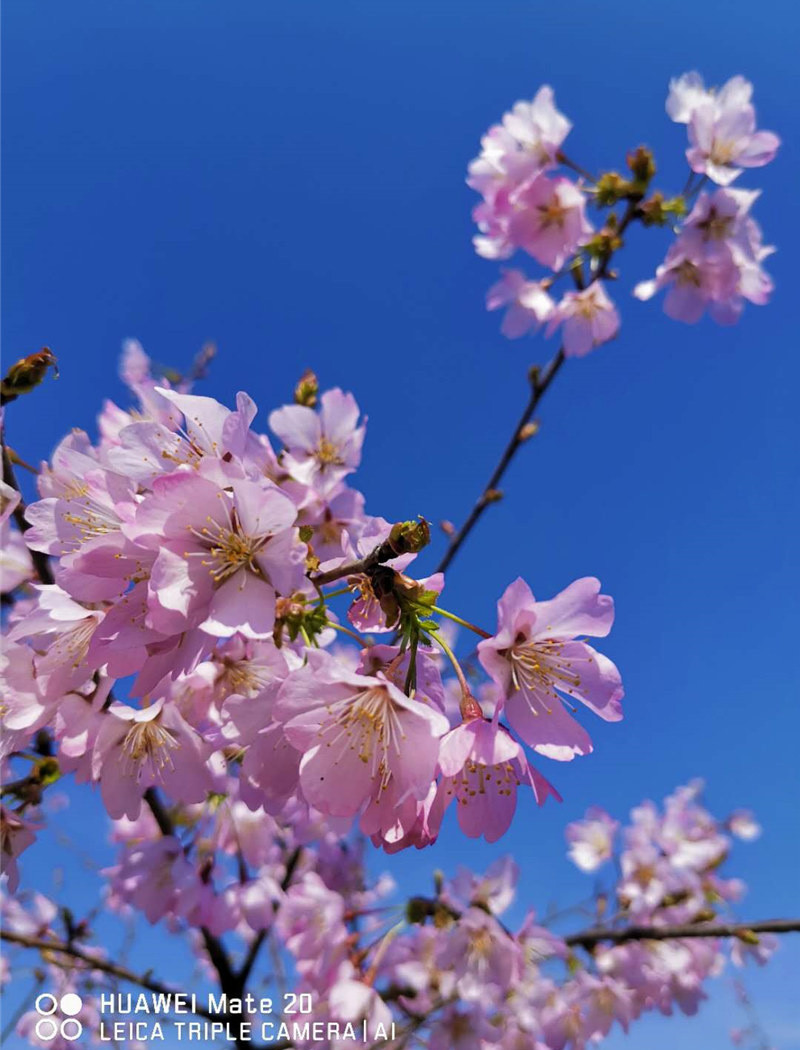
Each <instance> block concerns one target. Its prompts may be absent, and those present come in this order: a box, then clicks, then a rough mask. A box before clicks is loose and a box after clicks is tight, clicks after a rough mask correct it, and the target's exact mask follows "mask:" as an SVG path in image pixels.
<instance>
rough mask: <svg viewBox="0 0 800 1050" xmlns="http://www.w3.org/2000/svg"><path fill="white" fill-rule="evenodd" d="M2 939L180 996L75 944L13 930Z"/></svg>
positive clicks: (204, 1012)
mask: <svg viewBox="0 0 800 1050" xmlns="http://www.w3.org/2000/svg"><path fill="white" fill-rule="evenodd" d="M0 938H2V939H3V940H4V941H8V943H9V944H18V945H19V946H20V947H22V948H33V949H35V950H36V951H39V952H43V953H44V952H57V953H58V954H59V955H67V956H69V957H70V958H72V959H76V960H78V961H80V962H82V963H86V965H87V966H88V967H89V968H90V969H92V970H100V971H101V972H102V973H107V974H109V975H110V976H111V977H117V978H118V979H119V980H120V981H127V982H129V983H130V984H136V985H139V987H141V988H146V989H147V990H148V991H150V992H156V993H157V994H160V995H178V994H180V993H179V992H177V991H176V989H174V988H170V987H169V986H168V985H166V984H162V983H161V982H160V981H156V980H153V978H152V977H149V976H148V975H147V974H146V973H144V974H138V973H134V972H133V971H132V970H128V969H126V968H125V967H124V966H119V965H118V964H117V963H115V962H109V961H107V960H106V959H98V958H97V957H96V956H94V955H92V953H91V952H87V951H85V950H84V949H83V948H81V947H80V946H79V945H77V944H74V943H68V942H67V941H58V940H50V939H49V938H42V937H28V936H26V935H25V934H22V933H14V932H12V931H11V930H0ZM195 1012H196V1013H198V1014H201V1015H202V1016H203V1017H206V1018H208V1019H209V1020H212V1021H213V1020H217V1018H216V1017H215V1015H214V1014H211V1013H209V1012H208V1010H204V1009H202V1007H199V1006H198V1008H197V1010H196V1011H195Z"/></svg>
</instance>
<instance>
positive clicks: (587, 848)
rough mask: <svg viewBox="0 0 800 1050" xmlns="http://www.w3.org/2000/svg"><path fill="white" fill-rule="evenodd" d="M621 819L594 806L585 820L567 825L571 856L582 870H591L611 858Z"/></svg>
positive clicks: (587, 812) (588, 811) (595, 869)
mask: <svg viewBox="0 0 800 1050" xmlns="http://www.w3.org/2000/svg"><path fill="white" fill-rule="evenodd" d="M618 828H619V821H616V820H613V819H612V818H611V817H610V816H609V815H608V813H606V811H605V810H604V809H600V808H599V806H592V807H591V808H590V809H588V810H587V811H586V817H585V818H584V819H583V820H577V821H574V822H573V823H572V824H568V825H567V829H566V836H567V842H569V844H570V848H569V856H570V859H571V860H572V862H573V863H574V864H575V865H576V867H578V868H580V870H581V871H586V872H591V871H597V869H598V868H599V867H600V866H601V865H602V864H604V863H605V862H606V861H607V860H610V858H611V856H612V855H613V852H614V835H615V833H616V832H617V829H618Z"/></svg>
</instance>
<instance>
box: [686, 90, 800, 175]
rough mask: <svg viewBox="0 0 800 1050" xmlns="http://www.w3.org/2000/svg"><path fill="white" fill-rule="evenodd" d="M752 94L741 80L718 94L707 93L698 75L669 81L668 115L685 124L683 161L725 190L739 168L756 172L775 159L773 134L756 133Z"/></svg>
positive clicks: (776, 145) (778, 143)
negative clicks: (687, 127)
mask: <svg viewBox="0 0 800 1050" xmlns="http://www.w3.org/2000/svg"><path fill="white" fill-rule="evenodd" d="M752 93H753V85H752V84H751V83H750V82H749V81H748V80H745V79H744V77H741V76H736V77H732V78H731V79H730V80H729V81H728V82H727V84H725V85H724V86H723V87H722V88H721V89H720V90H719V91H718V92H715V91H711V90H707V89H706V88H705V86H704V84H703V80H702V78H701V77H700V76H699V74H697V73H685V74H684V75H683V76H682V77H680V78H678V79H677V80H673V81H672V82H671V83H670V93H669V97H668V99H667V113H668V114H669V115H670V116H671V117H672V119H673V120H675V121H676V122H677V123H679V124H688V125H689V141H690V143H691V145H690V148H689V149H688V150H687V151H686V157H687V160H688V161H689V165H690V167H691V168H692V171H696V172H700V173H701V174H704V175H708V177H709V178H710V179H712V180H713V181H714V182H716V183H719V184H720V185H721V186H727V185H728V184H729V183H731V182H733V180H734V179H735V178H736V177H737V176H738V175H740V174H741V171H742V168H760V167H763V166H764V165H765V164H768V163H769V162H770V161H771V160H772V159H773V157H774V156H775V154H776V153H777V151H778V147H779V146H780V139H779V138H778V136H777V135H775V134H773V133H772V132H771V131H756V113H755V109H754V108H753V106H752V105H751V103H750V99H751V97H752Z"/></svg>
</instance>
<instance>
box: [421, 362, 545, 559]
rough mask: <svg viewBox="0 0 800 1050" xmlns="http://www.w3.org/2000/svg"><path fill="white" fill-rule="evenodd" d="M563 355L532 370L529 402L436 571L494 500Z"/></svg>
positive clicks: (454, 551)
mask: <svg viewBox="0 0 800 1050" xmlns="http://www.w3.org/2000/svg"><path fill="white" fill-rule="evenodd" d="M564 361H565V356H564V351H563V350H559V351H558V353H557V354H556V355H555V357H553V358H552V359H551V361H550V363H549V364H548V365H547V366H546V368H545V369H544V371H543V372H540V371H539V369H538V368H536V367H534V368H533V369H531V373H530V378H531V396H530V398H529V400H528V404H527V405H526V406H525V411H524V412H523V413H522V415H521V417H520V420H519V422H518V423H517V425H516V427H515V428H514V432H513V433H512V435H511V438H510V440H509V442H508V444H507V445H506V448H505V451H504V452H503V455H502V456H501V457H500V462H499V463H498V464H497V466H496V467H495V468H494V471H493V472H492V476H491V477H490V478H489V480H488V481H487V483H486V485H485V486H484V489H483V491H482V492H481V495H480V497H479V499H478V501H477V503H476V504H475V506H474V507H473V508H472V510H471V511H470V513H469V517H468V518H467V520H466V521H465V522H464V524H463V525H462V526H461V528H460V529H459V530H458V532H457V533H456V534H455V536H453V538H452V539H451V540H450V544H449V546H448V548H447V550H446V551H445V553H444V556H443V557H442V560H441V561H440V562H439V564H438V565H437V566H436V570H435V571H436V572H444V571H445V569H446V568H447V567H448V565H449V564H450V562H451V561H452V560H453V558H455V556H456V554H458V552H459V550H460V548H461V546H462V544H463V543H464V541H465V540H466V538H467V536H469V534H470V532H472V530H473V528H474V527H475V525H477V523H478V521H479V519H480V518H481V515H482V514H483V512H484V511H485V510H486V508H487V507H488V506H489V504H490V503H492V502H494V500H495V499H496V493H497V486H498V484H499V483H500V481H501V479H502V477H503V475H504V474H505V472H506V470H507V469H508V466H509V464H510V463H511V461H512V459H513V458H514V456H515V455H516V452H517V450H518V449H519V447H520V445H522V444H523V443H524V442H525V441H526V440H527V437H528V435H526V434H525V428H526V427H527V425H528V424H529V423H530V422H531V420H532V419H533V414H534V412H535V411H536V409H537V408H538V407H539V402H540V401H541V400H542V398H543V397H544V395H545V394H546V393H547V390H548V388H549V386H550V384H551V383H552V382H553V380H554V379H555V377H556V376H557V375H558V371H559V369H560V368H561V366H562V365H563V364H564Z"/></svg>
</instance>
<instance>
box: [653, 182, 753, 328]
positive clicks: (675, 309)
mask: <svg viewBox="0 0 800 1050" xmlns="http://www.w3.org/2000/svg"><path fill="white" fill-rule="evenodd" d="M757 196H758V192H757V191H745V190H732V189H719V190H716V192H715V193H713V194H711V195H710V196H709V195H708V194H706V193H701V194H700V196H699V197H698V198H697V202H696V204H695V206H694V208H693V209H692V212H691V214H690V215H689V216H688V218H687V219H686V221H685V223H684V225H683V227H682V229H681V232H680V234H679V236H678V238H677V240H676V241H675V242H674V244H673V245H672V246H671V247H670V249H669V251H668V252H667V257H666V259H665V260H664V262H663V263H662V265H661V266H659V267H658V269H657V270H656V276H655V279H654V280H650V281H642V282H641V283H640V284H637V286H636V287H635V288H634V292H633V294H634V295H635V296H636V297H637V299H642V300H646V299H650V298H651V297H652V296H653V295H655V294H656V292H658V291H659V290H660V289H662V288H666V289H667V294H666V297H665V299H664V312H665V313H666V314H667V316H668V317H672V318H673V319H674V320H678V321H685V322H686V323H687V324H694V323H695V322H696V321H699V320H700V318H701V317H702V315H703V314H704V313H705V311H706V310H708V311H709V313H710V314H711V317H712V318H713V319H714V320H715V321H716V322H717V323H719V324H733V323H735V322H736V321H737V320H738V319H739V316H740V314H741V312H742V309H743V307H744V301H745V300H748V301H749V302H752V303H755V304H756V305H759V306H761V305H764V304H765V303H767V302H768V300H769V297H770V294H771V292H772V287H773V286H772V281H771V279H770V277H769V275H768V274H767V273H766V272H765V271H764V270H763V268H762V266H761V262H762V261H763V259H765V258H766V257H767V256H768V255H770V254H771V252H772V248H770V247H767V246H764V245H763V243H762V240H761V230H760V228H759V226H758V224H757V223H756V222H755V221H754V220H753V219H752V218H751V217H750V215H749V211H750V207H751V206H752V204H753V201H754V200H755V199H756V198H757Z"/></svg>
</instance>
